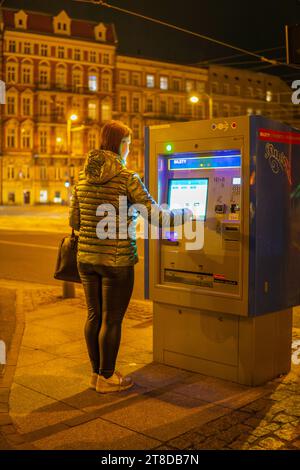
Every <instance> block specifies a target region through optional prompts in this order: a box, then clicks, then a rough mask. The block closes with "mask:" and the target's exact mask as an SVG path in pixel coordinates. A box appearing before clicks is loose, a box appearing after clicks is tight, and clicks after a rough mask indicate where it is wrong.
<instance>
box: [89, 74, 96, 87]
mask: <svg viewBox="0 0 300 470" xmlns="http://www.w3.org/2000/svg"><path fill="white" fill-rule="evenodd" d="M97 89H98V83H97V76H96V75H89V90H90V91H97Z"/></svg>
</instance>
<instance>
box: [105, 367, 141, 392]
mask: <svg viewBox="0 0 300 470" xmlns="http://www.w3.org/2000/svg"><path fill="white" fill-rule="evenodd" d="M132 386H133V381H132V378H131V377H123V376H122V375H121V374H120V372H117V371H115V372H114V373H113V375H112V376H111V377H109V378H108V379H106V378H105V377H103V375H98V380H97V385H96V392H98V393H110V392H121V391H122V390H127V389H128V388H130V387H132Z"/></svg>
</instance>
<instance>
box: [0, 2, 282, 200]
mask: <svg viewBox="0 0 300 470" xmlns="http://www.w3.org/2000/svg"><path fill="white" fill-rule="evenodd" d="M116 48H117V36H116V32H115V29H114V25H113V24H104V23H101V22H100V23H97V22H92V21H85V20H78V19H72V18H70V17H69V16H68V15H67V13H66V12H65V11H64V10H62V11H61V12H59V13H58V14H57V15H55V16H52V15H49V14H44V13H39V12H31V11H24V10H15V9H9V8H2V10H1V9H0V79H2V80H3V81H4V82H5V84H6V104H5V105H0V175H1V179H0V204H45V203H53V204H61V203H64V202H68V200H69V197H70V190H71V186H72V184H74V183H75V182H76V181H77V179H78V173H79V171H80V170H81V169H82V166H83V164H84V160H85V156H86V153H87V152H88V150H90V149H93V148H97V147H98V146H99V136H100V130H101V127H102V125H103V124H104V123H105V122H107V121H108V120H110V119H112V118H113V119H120V120H122V121H123V122H125V123H126V124H128V125H129V126H130V127H131V128H132V129H133V142H132V149H131V152H130V155H129V158H128V166H129V167H130V168H131V169H134V170H136V171H138V172H139V173H140V174H141V175H142V176H143V172H144V134H143V132H144V127H145V126H147V125H151V124H159V123H166V122H171V121H186V120H192V119H196V120H198V119H207V118H209V117H215V118H223V117H224V118H226V117H228V116H234V115H241V114H252V113H256V114H264V115H267V116H268V115H269V116H271V117H273V118H275V119H276V118H280V119H281V120H283V119H284V113H285V112H287V113H288V111H286V109H287V106H286V104H285V97H286V98H287V99H288V97H287V90H286V88H287V87H286V85H285V84H284V83H283V82H282V81H281V80H280V79H279V78H278V77H273V76H271V75H267V74H262V73H254V72H249V71H248V70H238V69H232V68H228V67H227V68H226V67H218V66H211V67H205V68H204V67H199V66H197V65H195V66H188V65H179V64H174V63H168V62H162V61H157V60H149V59H144V58H141V57H128V56H123V55H117V52H116ZM191 97H197V99H198V102H191ZM71 117H72V119H73V120H71ZM286 117H287V119H288V117H289V115H288V114H287V116H286Z"/></svg>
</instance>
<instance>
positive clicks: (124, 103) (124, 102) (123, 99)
mask: <svg viewBox="0 0 300 470" xmlns="http://www.w3.org/2000/svg"><path fill="white" fill-rule="evenodd" d="M120 103H121V112H122V113H126V112H127V96H121V101H120Z"/></svg>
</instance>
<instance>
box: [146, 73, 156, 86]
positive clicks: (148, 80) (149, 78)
mask: <svg viewBox="0 0 300 470" xmlns="http://www.w3.org/2000/svg"><path fill="white" fill-rule="evenodd" d="M146 85H147V88H154V86H155V79H154V75H150V74H147V76H146Z"/></svg>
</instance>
